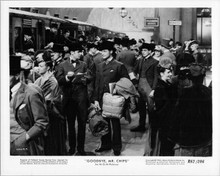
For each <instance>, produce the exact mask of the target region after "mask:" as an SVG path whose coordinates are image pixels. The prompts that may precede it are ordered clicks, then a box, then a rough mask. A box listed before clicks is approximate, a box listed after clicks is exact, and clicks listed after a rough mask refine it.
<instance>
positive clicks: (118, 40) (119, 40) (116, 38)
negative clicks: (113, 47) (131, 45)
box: [114, 37, 121, 45]
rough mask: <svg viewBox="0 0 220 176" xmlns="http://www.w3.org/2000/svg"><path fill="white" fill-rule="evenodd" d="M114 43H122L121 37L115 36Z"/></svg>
mask: <svg viewBox="0 0 220 176" xmlns="http://www.w3.org/2000/svg"><path fill="white" fill-rule="evenodd" d="M114 44H118V45H120V44H121V39H120V38H118V37H115V38H114Z"/></svg>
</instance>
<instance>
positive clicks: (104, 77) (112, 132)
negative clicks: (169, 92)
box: [94, 41, 129, 156]
mask: <svg viewBox="0 0 220 176" xmlns="http://www.w3.org/2000/svg"><path fill="white" fill-rule="evenodd" d="M100 51H101V52H102V57H103V62H102V63H100V64H99V65H98V67H97V69H96V81H95V95H94V104H95V107H96V108H97V109H101V108H100V107H102V98H103V94H104V93H105V92H110V90H109V83H113V82H117V81H119V80H120V78H123V77H125V78H129V76H128V72H127V70H126V68H125V66H124V65H123V64H122V63H121V62H118V61H117V60H115V59H114V58H113V56H112V54H113V52H114V47H113V43H112V42H110V41H105V42H103V43H102V44H101V46H100ZM106 120H107V121H108V128H109V132H108V133H107V134H106V135H104V136H102V137H101V146H100V147H99V148H97V149H96V150H95V151H96V152H103V151H107V150H111V149H113V151H114V155H116V156H118V155H120V154H121V148H122V141H121V126H120V120H119V119H117V118H111V119H106Z"/></svg>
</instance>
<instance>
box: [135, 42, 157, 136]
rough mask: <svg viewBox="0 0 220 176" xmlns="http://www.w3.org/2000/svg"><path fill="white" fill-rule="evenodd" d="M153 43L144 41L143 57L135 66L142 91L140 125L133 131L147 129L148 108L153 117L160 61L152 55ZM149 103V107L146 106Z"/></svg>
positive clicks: (140, 90) (140, 91) (139, 105)
mask: <svg viewBox="0 0 220 176" xmlns="http://www.w3.org/2000/svg"><path fill="white" fill-rule="evenodd" d="M154 46H155V45H153V44H148V43H143V44H142V46H141V47H140V50H141V52H142V58H140V59H139V60H138V62H137V65H136V66H135V73H136V74H139V80H138V91H139V93H140V99H139V103H138V109H139V114H140V119H139V125H138V126H137V127H135V128H132V129H131V131H132V132H137V131H139V132H144V131H145V130H146V127H145V123H146V115H147V109H148V118H149V121H150V119H151V114H152V112H153V109H154V102H153V96H154V90H155V88H156V85H157V79H158V74H157V64H158V61H157V60H156V59H154V58H153V57H152V56H151V53H152V52H153V51H154ZM146 104H147V108H146Z"/></svg>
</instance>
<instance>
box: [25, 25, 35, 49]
mask: <svg viewBox="0 0 220 176" xmlns="http://www.w3.org/2000/svg"><path fill="white" fill-rule="evenodd" d="M23 33H24V44H23V51H28V50H29V49H34V42H33V40H32V31H31V29H30V28H24V29H23Z"/></svg>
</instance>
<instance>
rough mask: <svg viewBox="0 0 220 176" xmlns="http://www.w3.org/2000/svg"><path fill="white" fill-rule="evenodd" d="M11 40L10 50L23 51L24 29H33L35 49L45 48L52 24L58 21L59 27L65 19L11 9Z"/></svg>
mask: <svg viewBox="0 0 220 176" xmlns="http://www.w3.org/2000/svg"><path fill="white" fill-rule="evenodd" d="M9 21H10V23H9V36H10V37H9V40H10V51H11V52H13V53H14V52H20V51H23V50H24V48H23V42H24V31H25V30H26V29H29V30H31V32H32V40H33V43H34V49H35V50H37V49H41V48H43V47H44V46H45V45H46V43H47V42H48V41H47V34H48V31H49V30H50V26H51V25H52V24H53V23H56V24H57V25H58V27H59V26H60V24H61V23H65V20H63V19H60V18H57V17H53V16H49V15H43V14H38V13H32V12H26V11H22V10H16V9H9Z"/></svg>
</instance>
